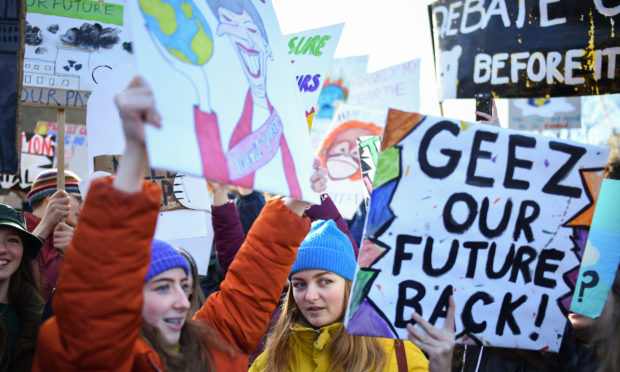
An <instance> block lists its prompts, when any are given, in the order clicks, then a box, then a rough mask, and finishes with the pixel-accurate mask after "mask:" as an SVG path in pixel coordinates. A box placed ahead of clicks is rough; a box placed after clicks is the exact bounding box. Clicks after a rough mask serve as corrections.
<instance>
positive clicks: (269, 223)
mask: <svg viewBox="0 0 620 372" xmlns="http://www.w3.org/2000/svg"><path fill="white" fill-rule="evenodd" d="M160 194H161V189H160V187H159V186H157V185H154V184H148V183H145V184H144V191H142V192H140V193H136V194H131V195H129V194H125V193H122V192H120V191H118V190H115V189H114V188H113V187H112V180H111V179H104V180H97V181H94V182H93V185H92V186H91V190H90V192H89V194H88V199H87V201H86V204H85V206H84V209H83V210H82V212H81V214H80V222H79V225H78V227H77V229H76V231H75V235H74V238H73V241H72V242H71V244H70V246H69V249H68V250H67V253H66V255H65V260H64V263H63V268H62V271H61V276H62V277H63V280H62V281H60V282H59V284H58V286H57V288H56V295H55V299H54V310H55V314H56V315H55V316H54V317H52V318H51V319H49V320H48V321H46V322H45V323H44V324H43V325H42V326H41V328H40V330H39V340H38V344H37V350H36V354H35V362H34V365H33V368H32V371H35V372H38V371H158V370H163V367H162V363H161V360H160V359H159V357H158V355H157V354H156V353H155V351H154V350H153V349H152V348H151V347H150V346H148V345H147V344H146V343H145V342H144V341H143V340H142V339H141V338H140V337H139V336H138V334H139V330H140V324H141V322H142V315H141V314H142V289H143V282H144V277H145V276H146V272H147V269H148V266H149V259H150V243H151V240H152V237H153V234H154V231H155V223H156V220H157V215H158V212H159V202H160V198H161V196H160ZM309 230H310V221H309V219H308V218H301V217H299V216H297V215H296V214H294V213H293V212H291V211H290V210H289V209H288V208H287V207H285V206H284V204H283V203H282V201H279V200H278V201H272V202H270V203H268V204H267V205H266V206H265V208H264V210H263V212H262V213H261V215H260V216H259V218H258V219H257V220H256V222H255V223H254V227H253V228H252V230H251V231H250V233H249V234H248V237H247V239H246V241H245V243H244V244H243V246H242V247H241V250H240V251H239V254H238V255H237V257H236V258H235V260H234V262H233V263H232V265H231V266H230V269H229V271H228V275H227V276H226V279H225V280H224V282H222V285H221V290H220V291H219V292H217V293H214V294H213V295H211V296H209V298H208V299H207V302H206V303H205V304H204V306H203V307H202V308H201V309H200V310H199V311H198V312H197V313H196V315H195V318H197V319H200V320H203V321H205V322H206V323H208V324H209V325H210V326H211V327H213V328H214V329H215V330H216V331H217V332H218V333H219V335H220V337H221V338H222V339H223V340H225V341H226V342H228V343H230V345H232V346H233V347H234V348H235V349H236V350H238V352H237V353H236V354H235V355H234V356H232V357H231V356H229V355H228V354H225V353H223V352H219V351H218V350H211V352H212V353H213V356H214V359H215V363H216V368H217V370H218V371H246V370H247V368H248V354H249V353H251V352H252V350H254V348H255V347H256V345H257V344H258V343H259V341H260V339H261V337H262V335H263V334H264V333H265V330H266V329H267V325H268V323H269V319H270V317H271V312H272V311H273V309H274V308H275V306H276V305H277V303H278V300H279V297H280V293H281V290H282V287H283V286H284V284H285V282H286V279H287V277H288V275H289V273H290V270H291V266H292V265H293V262H294V261H295V257H296V252H297V247H298V246H299V244H300V243H301V241H302V240H303V238H304V237H305V236H306V234H307V233H308V231H309Z"/></svg>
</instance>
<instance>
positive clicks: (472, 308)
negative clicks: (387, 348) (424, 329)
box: [345, 110, 609, 351]
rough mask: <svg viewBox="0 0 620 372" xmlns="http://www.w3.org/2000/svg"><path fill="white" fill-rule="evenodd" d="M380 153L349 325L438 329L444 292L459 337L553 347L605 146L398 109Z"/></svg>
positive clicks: (352, 328)
mask: <svg viewBox="0 0 620 372" xmlns="http://www.w3.org/2000/svg"><path fill="white" fill-rule="evenodd" d="M381 149H382V150H381V155H380V156H379V163H378V166H377V171H376V174H375V180H374V183H373V187H374V188H373V192H372V197H371V201H370V210H369V212H368V217H367V220H366V225H365V231H364V238H363V241H362V247H361V249H360V254H359V258H358V265H359V269H358V270H357V273H356V277H355V282H354V285H353V290H352V293H351V300H350V303H349V307H348V311H347V315H346V317H345V324H346V327H347V330H348V332H349V333H351V334H360V335H369V336H379V337H392V338H406V337H407V330H406V328H405V327H406V325H407V324H408V323H409V322H411V313H412V311H414V310H415V311H416V312H417V313H418V314H421V315H422V316H423V317H424V318H425V319H426V320H428V321H429V322H430V323H431V324H434V325H435V326H436V327H439V328H441V327H442V326H443V322H444V318H445V316H446V312H447V306H448V300H449V297H450V296H451V295H453V296H454V299H455V302H456V309H457V313H456V316H455V318H456V319H455V320H456V335H457V340H458V341H460V342H466V341H469V342H471V341H473V340H475V341H476V343H477V344H483V345H486V346H500V347H510V348H521V349H532V350H550V351H557V350H558V349H559V347H560V343H561V338H562V335H563V332H564V325H565V322H566V314H567V312H568V309H567V308H565V307H563V304H562V299H563V298H565V297H568V296H570V295H572V293H573V288H572V287H571V286H570V285H569V284H567V281H566V280H565V278H564V275H565V274H566V273H568V272H569V271H571V270H572V269H573V268H575V267H577V266H578V265H579V258H578V257H577V255H576V254H575V253H574V249H575V242H574V241H573V236H574V230H575V229H577V228H579V229H583V228H587V226H588V225H589V224H590V220H588V218H586V217H584V216H587V215H588V214H589V213H590V212H589V210H590V208H592V207H593V206H594V201H593V198H592V194H593V192H595V191H598V186H597V185H596V182H592V181H593V180H594V181H595V180H596V179H598V180H600V177H601V175H600V171H601V169H602V167H603V166H604V165H605V163H606V161H607V156H608V153H609V150H608V149H607V148H605V147H598V146H591V145H584V144H580V143H576V142H569V141H560V140H556V139H554V138H551V137H545V136H539V135H530V134H526V133H524V132H517V131H513V130H509V129H502V128H499V127H495V126H490V125H481V124H470V123H467V122H462V121H461V122H459V121H455V120H450V119H445V118H440V117H431V116H422V115H419V114H412V113H406V112H402V111H397V110H390V112H389V114H388V120H387V124H386V128H385V131H384V134H383V141H382V143H381ZM591 176H593V177H591ZM590 216H591V214H590Z"/></svg>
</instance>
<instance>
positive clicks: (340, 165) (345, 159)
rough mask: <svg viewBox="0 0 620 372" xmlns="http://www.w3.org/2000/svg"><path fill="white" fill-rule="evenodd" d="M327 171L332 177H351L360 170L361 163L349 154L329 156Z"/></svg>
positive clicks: (336, 178)
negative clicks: (356, 161)
mask: <svg viewBox="0 0 620 372" xmlns="http://www.w3.org/2000/svg"><path fill="white" fill-rule="evenodd" d="M326 163H327V164H326V165H327V173H328V174H329V176H330V177H331V178H332V179H335V180H338V179H344V178H347V177H351V176H352V175H354V174H355V173H357V172H358V171H359V163H355V161H354V160H353V159H352V158H351V157H350V156H348V155H334V156H330V157H328V158H327V162H326Z"/></svg>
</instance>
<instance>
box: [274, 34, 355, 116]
mask: <svg viewBox="0 0 620 372" xmlns="http://www.w3.org/2000/svg"><path fill="white" fill-rule="evenodd" d="M343 26H344V23H340V24H337V25H332V26H327V27H321V28H317V29H314V30H307V31H303V32H298V33H295V34H289V35H285V36H284V38H285V40H287V41H288V44H287V46H288V48H289V50H288V56H289V58H290V60H291V69H292V70H293V73H294V75H295V80H296V81H297V88H298V89H299V93H300V97H301V102H302V105H303V108H304V110H305V112H306V119H308V126H309V127H311V126H312V119H313V117H314V114H315V112H317V111H318V108H319V107H318V105H317V100H318V98H319V93H321V89H320V88H321V87H322V86H323V83H324V82H325V78H326V77H327V73H328V72H329V69H330V67H331V64H332V60H333V58H334V52H335V51H336V46H337V45H338V40H340V34H341V33H342V27H343Z"/></svg>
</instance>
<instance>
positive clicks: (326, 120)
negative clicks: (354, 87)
mask: <svg viewBox="0 0 620 372" xmlns="http://www.w3.org/2000/svg"><path fill="white" fill-rule="evenodd" d="M367 68H368V56H357V57H347V58H337V59H334V60H333V61H332V66H331V71H330V72H329V74H327V79H325V82H324V83H323V87H322V88H321V93H320V94H319V99H318V102H317V105H318V106H319V110H318V112H317V113H316V114H315V115H314V117H313V119H312V130H311V131H310V139H311V141H312V148H313V149H318V148H319V146H320V145H321V143H322V142H323V138H325V133H326V131H327V129H329V126H330V125H331V123H332V119H333V117H334V114H335V113H336V109H337V108H338V105H340V104H341V103H344V102H346V101H347V98H348V97H349V86H350V84H351V79H353V78H354V77H356V76H358V75H362V74H365V73H366V69H367Z"/></svg>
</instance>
